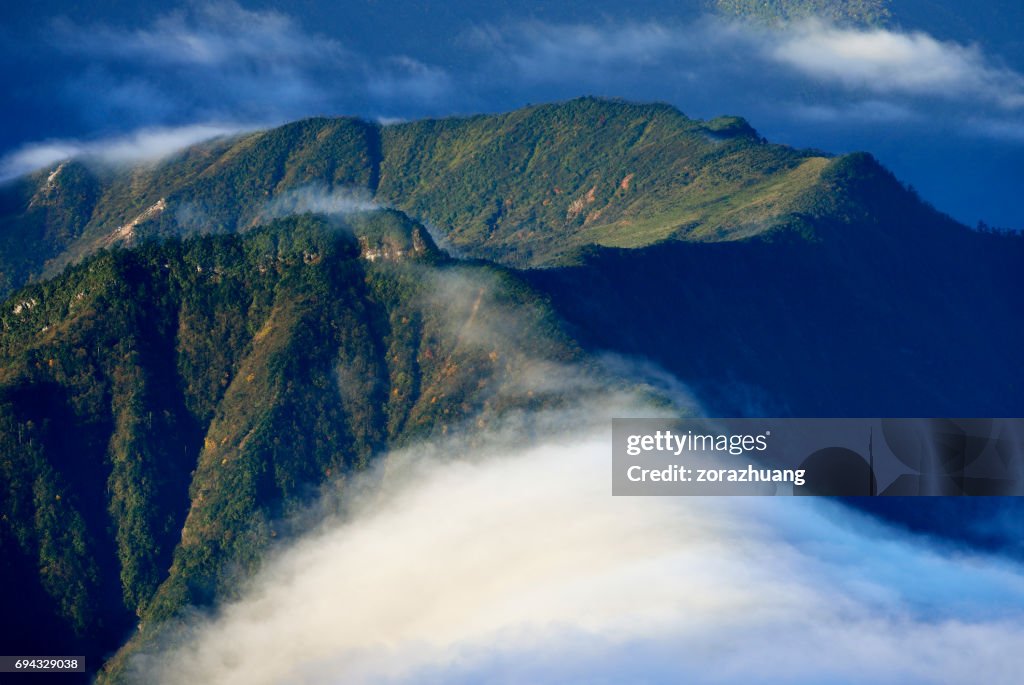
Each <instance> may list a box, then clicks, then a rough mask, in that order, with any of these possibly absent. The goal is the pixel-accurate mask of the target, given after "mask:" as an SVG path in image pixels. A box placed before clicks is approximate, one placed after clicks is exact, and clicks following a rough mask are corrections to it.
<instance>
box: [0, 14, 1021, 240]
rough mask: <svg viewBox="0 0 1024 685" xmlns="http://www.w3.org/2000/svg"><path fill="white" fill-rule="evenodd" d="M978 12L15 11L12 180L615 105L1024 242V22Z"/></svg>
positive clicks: (6, 131)
mask: <svg viewBox="0 0 1024 685" xmlns="http://www.w3.org/2000/svg"><path fill="white" fill-rule="evenodd" d="M961 4H962V3H953V2H952V0H942V1H939V0H936V1H935V2H931V3H922V2H912V1H911V0H893V3H892V5H893V11H894V14H895V17H896V19H895V20H894V21H893V22H892V23H891V24H890V25H889V27H888V28H886V29H877V30H867V29H857V28H849V27H847V28H841V27H835V26H830V25H828V24H825V23H820V22H817V23H815V22H807V23H800V24H797V25H791V26H788V27H784V28H776V29H771V30H769V29H765V28H763V27H755V26H749V25H742V24H737V23H735V22H728V21H724V20H722V19H721V18H710V17H708V16H706V15H704V14H703V13H702V12H701V11H700V10H701V7H702V6H703V5H701V3H699V2H697V1H695V2H691V3H687V2H671V3H670V2H664V1H656V0H644V1H643V2H637V3H629V4H628V5H625V4H623V3H611V2H605V1H603V0H596V1H595V2H587V3H584V2H580V1H578V0H569V1H567V2H563V3H554V4H553V5H554V6H552V4H551V3H542V2H539V1H535V0H525V1H523V2H510V1H507V0H506V1H504V2H493V3H479V2H469V1H467V0H453V1H452V2H448V3H425V2H414V1H413V0H392V1H391V2H386V1H384V0H378V1H372V0H364V1H356V0H353V1H349V2H340V3H327V2H315V1H313V0H307V1H305V2H296V3H287V4H280V3H278V4H277V6H274V4H272V3H263V2H260V3H242V4H239V3H236V2H234V1H233V0H216V1H215V2H186V3H182V4H168V3H154V2H139V3H133V4H132V5H131V6H125V5H124V4H123V3H116V2H113V1H112V0H110V1H107V2H103V1H100V2H95V3H88V4H87V6H85V7H81V6H77V5H74V6H73V5H71V4H70V3H62V2H55V1H47V2H39V3H24V4H21V5H17V4H15V5H11V4H8V5H7V6H6V7H5V8H4V9H3V10H2V12H3V13H4V15H5V16H4V20H3V22H2V24H0V38H2V39H3V40H2V41H0V45H2V47H0V60H2V61H3V63H4V66H5V69H4V70H3V76H0V82H2V83H3V88H4V92H5V101H6V105H7V106H6V107H5V113H4V115H3V117H4V122H3V123H4V126H3V127H2V131H0V155H2V156H3V161H2V162H0V166H2V168H0V173H2V174H4V175H7V176H10V175H11V174H13V173H18V172H21V171H24V170H26V169H29V168H32V167H33V166H42V165H46V164H50V163H52V162H53V161H54V160H55V159H56V158H58V157H60V156H66V155H68V154H74V153H76V152H83V151H91V152H97V151H100V152H106V153H107V154H109V155H110V156H111V157H112V158H114V159H119V160H123V161H131V160H133V159H140V158H146V157H149V156H153V155H158V154H161V153H165V152H166V151H168V150H171V149H174V148H175V147H177V146H180V145H182V144H185V143H187V142H189V141H192V140H196V139H199V138H202V137H204V136H207V135H210V134H211V133H216V132H223V131H232V130H238V129H244V128H251V127H259V126H267V125H273V124H277V123H281V122H284V121H287V120H291V119H295V118H299V117H303V116H310V115H316V114H330V115H334V114H354V115H359V116H364V117H368V118H377V119H382V120H385V121H389V120H395V119H407V118H415V117H421V116H444V115H449V114H460V113H462V114H465V113H473V112H487V111H500V110H506V109H511V108H515V107H519V106H522V105H525V104H527V103H537V102H543V101H550V100H558V99H566V98H570V97H575V96H578V95H586V94H597V95H606V96H613V97H623V98H627V99H636V100H660V101H668V102H670V103H672V104H674V105H676V106H678V107H679V108H680V109H681V110H682V111H684V112H685V113H687V114H689V115H691V116H695V117H701V118H705V117H712V116H717V115H719V114H739V115H742V116H745V117H746V118H748V119H749V120H750V121H751V123H752V124H753V125H754V126H755V127H756V128H758V130H759V131H760V132H761V133H762V134H763V135H765V136H767V137H769V138H770V139H772V140H775V141H779V142H785V143H789V144H793V145H797V146H801V147H815V148H820V149H824V150H828V151H831V152H845V151H850V150H855V149H865V150H868V151H871V152H873V153H875V154H876V155H877V156H878V157H879V158H880V159H882V161H883V162H884V163H886V164H887V165H888V166H890V167H891V168H892V169H893V170H894V171H895V172H896V173H897V174H898V175H899V176H900V177H901V178H902V179H903V180H904V181H906V182H908V183H910V184H912V185H914V186H915V187H916V188H917V189H918V190H919V191H920V192H921V194H922V195H923V196H924V197H925V199H927V200H929V201H930V202H932V203H933V204H935V205H936V206H937V207H939V208H940V209H942V210H944V211H947V212H950V213H952V214H953V215H955V216H956V217H957V218H959V219H961V220H962V221H965V222H967V223H970V224H974V223H975V222H976V221H977V220H979V219H984V220H985V221H986V222H988V223H990V224H995V225H999V226H1007V227H1014V228H1020V227H1024V206H1022V205H1021V203H1019V202H1018V201H1017V193H1018V188H1019V185H1020V181H1021V179H1022V178H1024V161H1022V160H1024V156H1022V154H1021V153H1022V151H1024V118H1022V113H1024V76H1022V75H1021V74H1022V72H1021V69H1022V68H1024V50H1022V48H1021V46H1020V43H1019V41H1016V40H1015V39H1014V38H1013V36H1012V33H1013V29H1012V26H1013V23H1012V22H1013V20H1014V19H1015V18H1021V17H1017V15H1019V14H1022V10H1021V9H1020V8H1019V7H1016V8H1015V5H1014V3H1012V2H1010V1H1009V0H989V2H987V3H986V2H982V3H974V5H977V6H978V7H974V6H973V5H972V8H969V9H963V8H962V7H961V8H957V6H958V5H961ZM983 10H984V11H983ZM1001 16H1002V17H1004V20H1003V21H1002V22H999V21H995V20H994V19H992V17H996V18H998V17H1001Z"/></svg>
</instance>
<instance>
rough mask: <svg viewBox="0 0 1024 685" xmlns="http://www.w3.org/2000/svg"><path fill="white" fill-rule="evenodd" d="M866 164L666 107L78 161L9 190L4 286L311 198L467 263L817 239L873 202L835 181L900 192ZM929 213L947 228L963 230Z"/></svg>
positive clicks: (574, 108)
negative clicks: (402, 227) (775, 235)
mask: <svg viewBox="0 0 1024 685" xmlns="http://www.w3.org/2000/svg"><path fill="white" fill-rule="evenodd" d="M865 159H866V158H864V156H863V153H854V154H853V155H852V156H851V155H844V156H840V157H831V156H828V155H826V154H824V153H820V152H817V151H809V150H803V151H802V150H796V149H793V148H788V147H786V146H780V145H773V144H771V143H768V142H767V141H765V140H764V139H763V138H761V137H760V136H759V135H758V134H757V132H756V131H754V129H753V128H752V127H750V125H749V124H748V123H747V122H746V121H745V120H743V119H741V118H739V117H719V118H718V119H712V120H710V121H699V120H693V119H689V118H687V117H686V116H685V115H683V114H682V113H680V112H679V111H678V110H676V109H675V108H674V107H672V106H670V105H665V104H632V103H626V102H622V101H615V100H604V99H598V98H579V99H577V100H571V101H567V102H564V103H557V104H552V105H537V106H531V107H527V108H524V109H520V110H515V111H512V112H508V113H505V114H497V115H475V116H470V117H461V118H446V119H428V120H421V121H415V122H408V123H401V124H390V125H386V126H384V125H380V124H374V123H370V122H366V121H363V120H360V119H354V118H350V117H337V118H326V117H314V118H310V119H304V120H301V121H298V122H293V123H290V124H285V125H284V126H281V127H278V128H274V129H269V130H266V131H259V132H254V133H249V134H243V135H240V136H237V137H233V138H225V139H216V140H213V141H209V142H207V143H202V144H199V145H195V146H192V147H190V148H188V149H186V150H184V151H182V152H181V153H179V154H178V155H175V156H173V157H172V158H170V159H168V160H165V161H163V162H158V163H155V164H151V165H142V166H139V167H135V168H132V169H128V170H122V171H116V170H108V171H102V170H100V171H93V170H92V168H91V167H90V166H87V165H85V164H82V163H81V162H74V161H72V162H67V163H61V164H60V165H57V166H56V167H55V168H54V169H52V170H41V171H39V172H37V173H36V174H34V175H32V176H30V177H25V178H23V179H20V180H19V181H17V182H15V183H13V184H8V185H7V186H6V187H5V188H4V189H3V190H2V191H0V277H2V278H0V281H2V283H0V285H2V286H3V289H4V291H5V292H10V290H11V289H13V288H14V287H17V286H18V285H20V284H21V283H23V282H25V281H26V280H28V279H29V278H30V277H39V276H40V275H53V274H54V273H56V272H57V271H58V270H59V269H60V268H62V267H63V266H64V265H66V264H68V263H72V262H74V261H76V260H78V259H81V258H82V257H83V256H85V255H87V254H91V253H92V252H94V251H96V250H97V249H99V248H101V247H104V246H110V245H112V244H116V243H121V242H126V241H127V242H129V243H131V241H133V240H139V239H141V238H142V237H145V236H147V235H152V236H160V235H163V236H168V235H189V234H193V233H220V232H232V231H239V230H241V231H244V230H247V229H249V228H251V227H252V226H255V225H257V224H259V223H262V222H263V221H264V220H265V219H266V216H265V214H266V212H267V210H268V207H269V206H270V205H272V204H273V202H274V201H275V200H277V199H278V198H280V197H281V196H282V195H285V194H288V193H291V192H296V191H297V190H302V189H303V188H306V187H307V186H312V187H315V188H319V189H320V190H322V191H323V193H324V194H326V195H327V196H329V195H330V194H331V193H348V194H350V195H359V194H361V196H362V197H363V198H364V199H365V200H366V201H368V202H376V203H378V204H380V205H382V206H388V207H392V208H394V209H396V210H399V211H402V212H405V213H406V214H408V215H409V216H410V217H412V218H413V219H415V220H417V221H420V222H422V223H425V224H426V225H428V226H430V227H431V230H433V231H434V232H435V235H436V236H437V237H438V239H440V240H443V241H444V243H445V244H446V246H448V247H450V248H452V249H455V250H458V251H459V252H460V254H464V255H466V256H471V257H478V258H483V259H489V260H492V261H498V262H500V263H503V264H506V265H510V266H516V267H523V266H546V265H550V264H553V263H557V262H558V261H559V260H560V259H562V258H563V257H564V255H565V253H566V252H570V251H572V250H573V249H574V248H577V247H582V246H586V245H605V246H613V247H615V246H617V247H639V246H643V245H649V244H652V243H655V242H659V241H662V240H670V239H674V240H697V241H719V240H737V239H745V238H750V237H755V236H758V235H762V234H764V233H766V232H770V231H772V230H775V229H778V228H787V227H790V226H791V225H794V224H797V225H800V226H802V227H804V228H805V229H808V230H810V231H811V232H813V224H814V223H815V222H817V221H819V220H826V221H827V220H828V219H830V218H831V217H832V216H833V215H834V214H835V213H836V212H838V211H843V210H844V209H849V208H848V207H847V208H844V207H843V206H842V205H843V204H844V203H845V204H846V205H856V204H857V203H859V202H861V201H862V199H863V198H856V197H852V196H849V195H843V194H842V191H843V188H842V187H841V186H837V185H836V184H835V183H832V182H830V180H829V179H834V177H835V176H836V175H837V174H839V173H840V172H841V170H842V169H843V168H844V167H847V166H849V165H850V163H851V161H856V163H858V164H860V173H861V174H862V175H865V176H869V177H871V176H873V177H874V178H875V180H876V181H879V182H880V183H881V182H883V181H884V182H885V183H889V184H892V186H893V189H894V191H893V192H895V189H896V188H897V187H898V188H902V184H900V183H899V182H898V181H897V180H896V179H895V177H892V176H891V174H889V173H888V172H887V171H886V170H885V169H884V168H883V167H881V165H878V164H877V163H876V162H874V160H873V158H871V159H872V162H871V163H864V160H865ZM890 194H893V193H892V192H891V193H890ZM40 198H42V199H40ZM900 203H902V204H903V205H916V204H920V200H919V198H916V197H906V198H902V199H901V200H900ZM894 206H895V205H894ZM858 209H861V210H863V209H865V208H864V207H860V208H858ZM891 209H892V207H889V208H886V209H885V210H884V211H891ZM884 211H883V212H882V214H883V215H884ZM929 211H930V212H932V215H931V216H930V219H929V220H930V221H933V222H935V223H936V224H940V223H948V222H949V221H951V220H949V219H948V217H945V216H944V215H941V214H939V213H938V212H935V211H934V210H929ZM874 213H875V214H876V215H877V214H879V212H878V211H875V212H874ZM876 220H877V217H876Z"/></svg>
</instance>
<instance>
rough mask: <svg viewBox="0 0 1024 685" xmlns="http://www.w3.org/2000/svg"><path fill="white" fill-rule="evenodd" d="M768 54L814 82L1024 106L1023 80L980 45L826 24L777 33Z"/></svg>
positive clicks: (801, 25)
mask: <svg viewBox="0 0 1024 685" xmlns="http://www.w3.org/2000/svg"><path fill="white" fill-rule="evenodd" d="M768 42H769V45H768V48H767V49H768V54H769V55H770V56H771V57H772V58H773V59H775V60H776V61H778V62H780V63H782V64H785V65H788V66H790V67H792V68H794V69H796V70H797V71H799V72H801V73H803V74H805V75H807V76H810V77H812V78H815V79H818V80H821V81H825V82H831V83H838V84H841V85H843V86H845V87H848V88H857V89H864V90H869V91H873V92H877V93H905V94H912V95H934V96H939V97H944V98H970V97H983V98H986V99H988V100H990V101H992V102H994V103H997V104H999V105H1001V106H1004V107H1010V108H1019V107H1024V78H1022V77H1021V75H1020V74H1019V73H1017V72H1015V71H1012V70H1010V69H1008V68H1003V67H999V66H996V65H994V64H992V63H991V62H990V61H989V60H988V59H986V57H985V55H984V54H983V53H982V51H981V49H980V48H979V47H978V46H965V45H961V44H958V43H955V42H951V41H939V40H937V39H935V38H933V37H932V36H930V35H928V34H926V33H921V32H913V33H903V32H897V31H890V30H886V29H872V30H863V29H852V28H839V27H836V26H830V25H827V24H823V23H821V22H817V21H814V22H807V23H801V24H796V25H794V26H791V27H789V28H787V29H784V30H782V31H781V32H779V33H778V34H772V36H771V38H770V39H769V41H768Z"/></svg>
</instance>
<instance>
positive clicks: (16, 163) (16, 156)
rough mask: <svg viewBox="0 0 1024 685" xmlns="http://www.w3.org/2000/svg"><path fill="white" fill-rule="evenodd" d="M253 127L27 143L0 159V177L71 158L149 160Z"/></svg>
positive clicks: (118, 161) (205, 126)
mask: <svg viewBox="0 0 1024 685" xmlns="http://www.w3.org/2000/svg"><path fill="white" fill-rule="evenodd" d="M255 128H258V127H256V126H244V125H240V124H234V125H231V124H196V125H192V126H181V127H177V128H165V127H161V128H143V129H140V130H138V131H134V132H132V133H129V134H127V135H121V136H114V137H111V138H103V139H99V140H91V141H81V140H52V141H43V142H39V143H30V144H28V145H25V146H23V147H21V148H20V149H18V150H15V151H14V152H12V153H10V154H8V155H7V156H5V157H4V158H3V159H0V180H3V181H6V180H9V179H11V178H15V177H17V176H21V175H23V174H27V173H31V172H33V171H36V170H38V169H42V168H46V167H48V166H51V165H53V164H56V163H58V162H62V161H65V160H68V159H73V158H84V159H86V160H89V161H94V162H100V163H104V164H113V165H133V164H139V163H144V162H153V161H158V160H160V159H163V158H166V157H168V156H170V155H173V154H174V153H176V152H179V151H181V150H183V149H184V148H186V147H188V146H189V145H194V144H196V143H199V142H203V141H206V140H211V139H213V138H219V137H222V136H229V135H234V134H237V133H240V132H242V131H246V130H253V129H255Z"/></svg>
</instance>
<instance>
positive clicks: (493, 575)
mask: <svg viewBox="0 0 1024 685" xmlns="http://www.w3.org/2000/svg"><path fill="white" fill-rule="evenodd" d="M513 442H514V440H510V441H508V442H507V443H505V444H504V446H502V445H501V444H499V445H497V446H495V447H493V448H478V449H477V451H476V453H475V456H473V457H472V458H464V459H454V460H453V459H447V458H439V457H438V456H437V454H434V455H433V456H432V457H427V458H416V457H414V456H413V454H414V452H409V453H406V454H403V455H395V456H393V457H392V458H391V459H390V460H389V462H388V464H387V466H386V467H385V468H386V474H387V476H386V478H385V480H384V485H383V487H382V489H380V490H378V491H375V492H374V493H369V494H366V495H365V496H364V498H363V499H362V501H361V502H360V503H359V504H358V505H357V506H356V507H355V511H354V512H353V514H352V516H351V518H350V519H349V520H347V521H329V522H328V523H326V524H325V525H324V526H323V527H322V528H321V529H320V530H319V531H318V532H316V533H314V534H311V535H308V536H307V537H306V538H305V539H303V540H301V541H299V542H298V543H297V544H295V545H294V546H293V547H291V548H290V549H289V550H287V551H286V552H284V553H283V554H281V555H280V556H279V557H277V558H276V559H274V560H273V561H271V562H270V563H268V565H267V566H266V567H265V569H264V570H263V571H262V572H261V573H260V574H259V576H258V577H257V578H256V579H255V580H254V582H253V583H252V584H251V585H250V586H249V587H248V589H247V590H246V591H245V592H244V596H243V597H242V598H241V599H240V600H239V601H236V602H234V603H231V604H229V605H227V606H225V607H223V608H222V609H221V610H220V611H219V612H218V613H217V614H216V615H215V616H212V617H209V618H206V619H203V620H200V621H198V622H195V623H193V624H192V625H191V626H189V627H188V628H187V629H186V630H185V632H184V638H181V639H180V641H179V642H178V643H177V644H176V645H174V646H168V647H167V649H166V650H165V651H163V652H159V653H153V654H150V655H148V656H144V657H142V658H139V659H137V660H136V661H135V662H134V664H133V669H134V671H133V672H134V674H135V677H136V679H137V682H146V683H153V682H156V683H163V684H164V685H179V684H180V685H191V684H192V683H196V682H217V683H221V684H223V685H233V684H235V683H238V684H242V683H244V684H246V685H260V684H267V685H269V684H272V683H274V684H278V683H291V684H296V683H303V684H327V683H345V684H346V685H351V684H359V683H413V682H415V683H453V682H466V683H470V682H503V683H514V682H531V683H566V682H579V683H584V682H586V683H594V682H690V683H738V682H758V683H821V682H842V683H900V684H907V683H950V684H952V683H967V682H985V683H990V684H994V685H998V684H1006V685H1010V684H1011V683H1013V684H1015V683H1017V682H1018V678H1019V674H1020V672H1021V669H1024V654H1022V653H1021V651H1020V649H1019V646H1020V644H1024V576H1022V573H1021V570H1020V569H1019V568H1016V567H1012V566H1008V565H1003V564H1001V563H1000V562H996V561H992V560H986V559H981V558H957V557H955V556H950V555H948V554H943V553H939V552H938V551H935V550H932V549H929V548H928V547H925V546H923V545H921V544H920V543H917V542H912V541H909V540H907V539H903V538H900V537H897V536H896V535H894V534H892V533H890V532H888V531H886V530H885V529H883V528H881V527H880V526H878V525H877V524H873V523H869V522H868V521H867V520H864V519H860V518H857V517H855V516H853V515H851V514H847V513H844V512H843V511H842V510H840V509H839V508H837V507H834V506H832V505H829V504H828V503H822V502H812V501H809V500H806V499H782V498H775V499H753V498H732V499H724V498H722V499H700V498H656V497H653V498H613V497H611V495H610V464H609V461H610V457H609V454H608V452H609V447H608V446H609V444H610V442H609V438H608V436H606V435H603V434H602V433H600V432H599V433H596V434H595V433H593V432H589V433H587V434H586V435H580V436H578V437H576V438H574V439H570V438H569V437H562V438H560V439H552V440H550V441H548V442H547V443H546V444H543V445H541V446H535V447H532V448H523V447H520V448H516V447H512V446H511V445H512V444H513ZM452 449H455V448H454V447H453V446H448V447H447V448H446V450H445V451H451V450H452ZM456 451H458V450H456Z"/></svg>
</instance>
